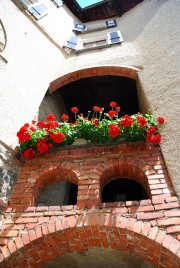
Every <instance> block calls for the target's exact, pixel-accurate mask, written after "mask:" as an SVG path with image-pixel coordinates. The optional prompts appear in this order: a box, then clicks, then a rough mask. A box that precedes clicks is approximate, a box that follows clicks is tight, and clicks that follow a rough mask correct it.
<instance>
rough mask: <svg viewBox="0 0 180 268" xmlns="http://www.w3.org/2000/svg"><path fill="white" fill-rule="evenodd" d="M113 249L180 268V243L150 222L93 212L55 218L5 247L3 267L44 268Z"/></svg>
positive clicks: (161, 264)
mask: <svg viewBox="0 0 180 268" xmlns="http://www.w3.org/2000/svg"><path fill="white" fill-rule="evenodd" d="M93 247H102V248H110V249H115V250H120V251H125V252H126V253H129V254H133V255H136V256H138V257H140V258H142V259H143V260H145V261H148V262H150V263H152V264H153V265H154V266H155V267H157V268H161V267H166V268H167V267H169V268H178V267H179V264H180V257H179V251H178V250H180V242H179V241H177V240H176V239H175V238H174V237H173V236H171V235H166V233H165V232H164V231H161V230H159V229H158V227H151V225H150V224H149V223H143V222H141V221H137V220H136V219H134V218H126V217H122V216H120V215H113V214H108V213H106V214H102V213H99V214H98V213H89V214H82V215H80V216H77V215H76V216H73V215H72V216H68V217H60V218H57V217H53V216H52V217H51V220H50V222H49V223H48V224H42V225H41V226H38V227H35V228H33V229H31V230H29V231H26V232H24V233H23V234H22V235H20V236H19V237H17V238H16V239H15V240H14V241H13V240H12V241H10V242H9V243H8V244H7V245H6V246H4V247H2V248H1V253H0V260H1V267H3V268H12V267H23V268H26V267H28V268H31V267H33V268H40V267H42V266H43V265H44V264H45V263H47V262H48V261H50V260H52V259H55V258H56V257H58V256H60V255H64V254H67V253H73V252H79V253H83V252H86V251H87V250H88V249H89V248H93Z"/></svg>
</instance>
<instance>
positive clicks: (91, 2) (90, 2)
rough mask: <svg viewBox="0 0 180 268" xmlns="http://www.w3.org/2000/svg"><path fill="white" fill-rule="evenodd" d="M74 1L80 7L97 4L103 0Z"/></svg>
mask: <svg viewBox="0 0 180 268" xmlns="http://www.w3.org/2000/svg"><path fill="white" fill-rule="evenodd" d="M76 2H77V3H78V4H79V6H80V7H81V8H86V7H89V6H92V5H95V4H98V3H100V2H103V0H86V1H84V0H76Z"/></svg>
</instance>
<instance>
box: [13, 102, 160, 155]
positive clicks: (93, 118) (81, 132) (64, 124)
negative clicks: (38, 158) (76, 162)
mask: <svg viewBox="0 0 180 268" xmlns="http://www.w3.org/2000/svg"><path fill="white" fill-rule="evenodd" d="M110 107H111V108H110V111H109V112H108V113H105V112H104V109H103V108H100V107H98V106H94V107H93V112H91V111H89V112H88V115H87V117H84V116H83V115H82V114H78V112H79V111H78V108H77V107H73V108H72V109H71V112H72V113H74V116H75V121H74V122H73V123H69V122H68V120H69V117H68V115H67V114H63V115H62V116H61V120H62V121H61V122H58V121H57V119H56V116H55V115H54V114H49V115H48V116H47V117H46V121H39V122H36V121H34V120H33V121H32V122H31V124H28V123H26V124H24V126H23V127H21V129H20V130H19V131H18V133H17V136H18V139H19V146H20V149H21V152H22V153H23V155H24V156H25V157H26V158H32V157H34V156H35V154H37V153H46V152H48V151H49V150H50V149H51V148H59V147H62V146H63V147H64V146H66V145H79V141H80V145H85V144H104V143H107V142H108V143H112V142H116V141H117V142H136V141H145V142H152V143H155V144H159V143H160V142H161V135H160V134H159V130H160V127H159V126H160V124H162V123H164V118H163V117H158V118H155V117H154V116H153V115H151V114H145V115H142V114H140V113H138V114H134V115H131V116H129V115H124V116H122V117H119V112H120V109H121V108H120V107H119V106H117V104H116V102H110Z"/></svg>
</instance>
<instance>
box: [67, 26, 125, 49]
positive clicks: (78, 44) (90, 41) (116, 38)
mask: <svg viewBox="0 0 180 268" xmlns="http://www.w3.org/2000/svg"><path fill="white" fill-rule="evenodd" d="M122 42H123V38H122V35H121V33H120V31H115V32H110V33H108V34H107V35H102V36H95V37H92V38H87V39H81V38H77V37H75V36H71V37H70V38H69V39H68V40H67V41H66V42H65V44H64V46H63V47H64V48H68V49H71V50H74V51H75V53H81V52H85V51H89V50H94V49H99V48H104V47H109V46H111V45H114V44H120V43H122ZM65 51H66V52H67V53H69V54H70V53H71V51H68V50H66V49H65Z"/></svg>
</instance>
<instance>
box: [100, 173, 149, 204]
mask: <svg viewBox="0 0 180 268" xmlns="http://www.w3.org/2000/svg"><path fill="white" fill-rule="evenodd" d="M143 199H148V195H147V193H146V191H145V189H144V187H143V186H142V185H141V184H140V183H139V182H137V181H134V180H132V179H129V178H118V179H115V180H112V181H111V182H109V183H108V184H106V185H105V186H104V187H103V189H102V203H108V202H121V201H134V200H137V201H139V200H143Z"/></svg>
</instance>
